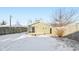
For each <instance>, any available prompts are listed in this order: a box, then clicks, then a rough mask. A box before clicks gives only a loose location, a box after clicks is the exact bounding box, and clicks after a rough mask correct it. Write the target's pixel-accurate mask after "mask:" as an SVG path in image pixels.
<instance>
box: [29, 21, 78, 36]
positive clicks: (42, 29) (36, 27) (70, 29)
mask: <svg viewBox="0 0 79 59" xmlns="http://www.w3.org/2000/svg"><path fill="white" fill-rule="evenodd" d="M55 29H56V27H55V26H54V27H52V26H50V25H48V24H46V23H44V22H41V21H36V22H35V23H33V24H31V25H29V26H28V33H29V34H32V35H50V36H51V35H55ZM77 31H79V24H78V23H76V24H70V25H68V26H65V33H64V35H68V34H71V33H74V32H77Z"/></svg>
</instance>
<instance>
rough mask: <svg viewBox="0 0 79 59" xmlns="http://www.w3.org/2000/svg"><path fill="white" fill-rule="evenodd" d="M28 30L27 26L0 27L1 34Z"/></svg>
mask: <svg viewBox="0 0 79 59" xmlns="http://www.w3.org/2000/svg"><path fill="white" fill-rule="evenodd" d="M21 32H27V28H26V27H0V35H5V34H13V33H21Z"/></svg>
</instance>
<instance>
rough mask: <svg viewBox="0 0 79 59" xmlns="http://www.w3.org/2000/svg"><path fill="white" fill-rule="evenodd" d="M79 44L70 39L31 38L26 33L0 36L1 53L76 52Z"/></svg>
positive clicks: (41, 36) (42, 36)
mask: <svg viewBox="0 0 79 59" xmlns="http://www.w3.org/2000/svg"><path fill="white" fill-rule="evenodd" d="M76 50H79V42H78V41H75V40H71V39H68V38H62V39H61V38H53V37H50V36H44V35H40V36H31V35H28V34H26V33H17V34H8V35H1V36H0V51H76Z"/></svg>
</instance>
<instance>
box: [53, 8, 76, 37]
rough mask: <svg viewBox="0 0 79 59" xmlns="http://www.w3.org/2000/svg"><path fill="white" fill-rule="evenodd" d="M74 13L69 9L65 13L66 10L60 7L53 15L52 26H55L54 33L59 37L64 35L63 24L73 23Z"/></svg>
mask: <svg viewBox="0 0 79 59" xmlns="http://www.w3.org/2000/svg"><path fill="white" fill-rule="evenodd" d="M75 16H76V13H75V12H74V11H73V10H70V12H68V13H66V11H65V10H64V12H63V10H62V9H59V10H58V12H57V13H56V15H55V16H54V17H53V20H54V21H53V23H52V24H51V25H52V26H54V27H56V31H55V33H56V35H57V36H59V37H62V36H63V35H64V31H65V26H67V25H69V24H71V23H74V22H75V20H74V19H76V18H75Z"/></svg>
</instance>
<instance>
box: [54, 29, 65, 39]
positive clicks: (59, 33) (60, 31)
mask: <svg viewBox="0 0 79 59" xmlns="http://www.w3.org/2000/svg"><path fill="white" fill-rule="evenodd" d="M64 32H65V29H64V28H56V30H55V35H56V36H58V37H63V35H64Z"/></svg>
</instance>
